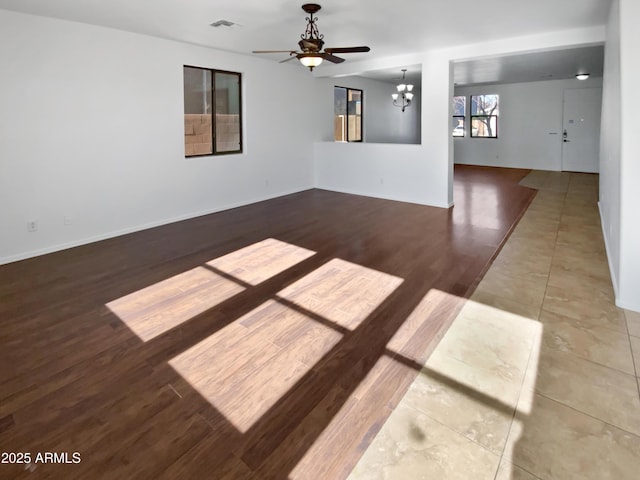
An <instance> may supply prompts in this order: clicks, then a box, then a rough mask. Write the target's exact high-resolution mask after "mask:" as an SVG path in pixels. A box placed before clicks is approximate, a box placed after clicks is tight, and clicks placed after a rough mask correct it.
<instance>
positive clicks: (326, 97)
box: [314, 53, 451, 208]
mask: <svg viewBox="0 0 640 480" xmlns="http://www.w3.org/2000/svg"><path fill="white" fill-rule="evenodd" d="M421 60H422V61H418V62H416V61H415V59H412V61H411V62H410V64H415V63H422V65H423V71H428V72H429V75H423V76H422V84H421V88H420V91H421V93H420V95H419V97H418V101H419V102H420V103H421V122H420V130H421V142H422V143H421V144H419V145H401V144H390V143H387V144H384V143H342V142H334V141H333V132H331V134H330V135H329V133H328V132H327V130H326V128H325V129H324V132H325V133H324V134H323V136H322V140H323V141H322V142H317V143H316V144H315V146H314V166H315V184H316V186H317V187H318V188H322V189H326V190H333V191H337V192H345V193H352V194H356V195H366V196H371V197H378V198H387V199H391V200H399V201H405V202H412V203H418V204H423V205H431V206H437V207H443V208H447V207H449V206H450V205H451V192H450V183H451V182H450V180H451V179H450V174H451V168H450V167H451V165H450V163H451V159H450V150H449V142H450V135H448V133H447V132H448V128H449V122H448V118H449V114H450V108H449V106H450V103H451V102H450V101H449V98H450V96H451V90H450V88H451V77H450V65H449V59H448V57H446V56H444V55H439V54H438V53H425V54H423V55H422V56H421ZM390 61H391V62H393V61H394V60H393V59H391V60H390ZM394 65H397V66H398V68H401V67H402V66H403V65H407V63H406V62H405V63H396V64H394ZM353 67H354V68H356V67H357V65H354V66H353ZM362 71H364V70H362ZM342 80H343V79H342V78H338V79H335V81H342ZM324 81H325V86H324V90H323V92H322V93H321V99H322V102H321V103H322V105H323V106H322V107H321V111H322V114H321V115H319V116H320V117H322V118H324V119H326V120H325V121H329V122H330V121H331V120H330V119H331V118H332V117H333V85H334V79H324ZM347 86H349V85H347ZM387 94H388V93H387ZM390 98H391V95H389V99H390ZM425 105H426V106H428V107H429V108H428V109H427V110H425ZM365 108H366V105H365ZM425 111H428V112H429V114H428V115H425ZM330 125H331V124H330ZM365 128H366V126H365Z"/></svg>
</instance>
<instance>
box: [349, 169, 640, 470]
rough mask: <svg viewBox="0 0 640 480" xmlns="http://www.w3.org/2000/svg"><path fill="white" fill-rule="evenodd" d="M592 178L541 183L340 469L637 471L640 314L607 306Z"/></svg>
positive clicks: (535, 177)
mask: <svg viewBox="0 0 640 480" xmlns="http://www.w3.org/2000/svg"><path fill="white" fill-rule="evenodd" d="M597 182H598V178H597V176H596V175H588V174H569V173H550V172H533V173H532V175H531V176H530V177H527V178H526V179H525V181H524V182H523V184H524V185H526V186H531V187H534V188H538V189H540V191H539V192H538V194H537V196H536V198H535V199H534V201H533V202H532V204H531V206H530V207H529V209H528V210H527V212H526V213H525V215H524V216H523V218H522V220H521V221H520V223H519V224H518V226H517V227H516V229H515V230H514V232H513V234H512V235H511V237H510V238H509V240H508V242H507V243H506V244H505V246H504V248H503V249H502V251H501V252H500V254H499V256H498V257H497V258H496V260H495V261H494V263H493V265H492V266H491V268H490V269H489V271H488V272H487V274H486V275H485V277H484V278H483V280H482V282H481V283H480V284H479V286H478V288H477V289H476V291H475V293H474V294H473V296H472V297H471V298H470V299H469V300H468V301H467V303H466V305H465V306H464V307H463V309H462V310H461V312H460V314H459V316H458V317H457V318H456V320H455V321H454V323H453V324H452V326H451V328H450V329H449V331H448V332H447V334H446V335H445V337H444V338H443V340H442V341H441V342H440V344H439V345H438V347H437V349H436V350H435V352H434V353H433V354H432V355H431V357H430V358H429V360H428V361H427V362H426V364H425V366H424V368H423V369H422V371H421V374H420V375H419V376H418V378H417V379H416V380H415V382H414V383H413V384H412V386H411V388H410V389H409V391H408V392H407V394H406V395H405V397H404V398H403V400H402V401H401V403H400V404H399V406H398V407H397V408H396V409H395V411H394V412H393V413H392V415H391V416H390V417H389V419H388V420H387V422H386V423H385V425H384V426H383V428H382V429H381V431H380V432H379V433H378V435H377V436H376V437H375V439H374V440H373V442H372V444H371V445H370V446H369V448H368V449H367V451H366V452H365V454H364V455H363V456H362V458H361V459H360V461H359V463H358V464H357V465H356V467H355V468H354V470H353V472H352V473H351V476H350V477H349V478H351V479H353V480H355V479H367V480H369V479H412V480H416V479H438V480H446V479H473V480H482V479H491V480H508V479H514V480H515V479H518V480H520V479H522V480H525V479H526V480H531V479H544V480H546V479H558V480H570V479H581V480H582V479H598V480H604V479H612V480H613V479H615V480H623V479H638V478H640V474H639V473H638V472H640V396H639V393H638V378H637V375H638V373H639V372H640V314H639V313H634V312H629V311H623V310H621V309H619V308H617V307H616V306H615V304H614V295H613V289H612V286H611V280H610V276H609V269H608V264H607V259H606V253H605V246H604V241H603V237H602V232H601V230H600V224H599V214H598V207H597V199H598V196H597V188H598V187H597Z"/></svg>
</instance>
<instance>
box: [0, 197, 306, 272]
mask: <svg viewBox="0 0 640 480" xmlns="http://www.w3.org/2000/svg"><path fill="white" fill-rule="evenodd" d="M311 188H313V187H309V188H302V189H297V190H291V191H285V192H280V193H276V194H273V195H268V196H266V197H263V198H259V199H252V200H250V201H248V202H236V203H231V204H226V205H223V206H220V207H217V208H213V209H210V210H203V211H200V212H195V213H188V214H185V215H179V216H176V217H171V218H168V219H163V220H157V221H154V222H148V223H144V224H142V225H136V226H134V227H128V228H123V229H120V230H114V231H111V232H106V233H101V234H99V235H93V236H91V237H84V238H81V239H78V240H73V241H70V242H65V243H58V244H55V245H50V246H47V247H44V248H40V249H37V250H30V251H27V252H20V253H17V254H15V255H9V256H7V257H1V258H0V265H6V264H8V263H13V262H19V261H20V260H26V259H28V258H34V257H39V256H40V255H46V254H48V253H54V252H59V251H61V250H66V249H68V248H74V247H80V246H82V245H88V244H90V243H94V242H100V241H102V240H108V239H109V238H114V237H119V236H121V235H128V234H129V233H135V232H141V231H142V230H148V229H149V228H155V227H161V226H162V225H168V224H170V223H175V222H181V221H183V220H189V219H192V218H197V217H202V216H204V215H211V214H212V213H218V212H223V211H225V210H231V209H232V208H238V207H244V206H246V205H251V204H254V203H259V202H264V201H265V200H272V199H274V198H278V197H284V196H286V195H291V194H294V193H299V192H304V191H306V190H310V189H311Z"/></svg>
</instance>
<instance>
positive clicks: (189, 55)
mask: <svg viewBox="0 0 640 480" xmlns="http://www.w3.org/2000/svg"><path fill="white" fill-rule="evenodd" d="M0 64H1V65H2V74H1V75H0V105H1V108H0V205H1V210H0V225H1V227H0V228H1V237H0V263H5V262H8V261H12V260H17V259H20V258H25V257H28V256H32V255H35V254H38V253H43V252H48V251H53V250H56V249H60V248H63V247H66V246H70V245H76V244H81V243H86V242H88V241H91V240H95V239H100V238H105V237H109V236H113V235H116V234H119V233H123V232H129V231H135V230H140V229H143V228H146V227H149V226H153V225H158V224H163V223H167V222H170V221H173V220H176V219H181V218H188V217H192V216H196V215H199V214H203V213H208V212H212V211H217V210H221V209H224V208H227V207H230V206H236V205H240V204H246V203H250V202H254V201H259V200H263V199H265V198H269V197H273V196H278V195H282V194H286V193H290V192H294V191H299V190H304V189H307V188H311V187H312V186H313V162H312V154H313V152H312V148H310V146H311V145H312V144H313V142H314V141H316V140H318V139H319V133H317V132H319V128H318V127H319V125H318V123H317V122H318V121H319V120H318V119H317V118H316V117H314V116H312V115H309V114H308V112H309V111H310V109H311V111H313V109H315V108H316V106H315V102H317V100H315V96H314V95H311V96H310V95H308V92H309V90H313V89H314V88H316V85H317V84H319V83H320V81H319V80H317V79H314V78H313V76H311V75H309V72H308V71H307V70H306V69H303V68H296V67H299V66H298V65H292V66H288V65H278V64H277V63H274V62H270V61H267V60H261V59H254V58H252V57H249V56H243V55H236V54H230V53H226V52H221V51H216V50H212V49H207V48H202V47H196V46H192V45H187V44H183V43H178V42H172V41H167V40H162V39H158V38H152V37H148V36H143V35H136V34H132V33H127V32H122V31H117V30H111V29H106V28H101V27H95V26H90V25H85V24H79V23H73V22H67V21H61V20H54V19H48V18H43V17H35V16H29V15H23V14H17V13H13V12H8V11H1V10H0ZM185 64H187V65H197V66H203V67H211V68H219V69H225V70H231V71H238V72H241V73H242V74H243V79H242V80H243V107H244V108H243V111H244V120H245V123H244V139H245V140H244V151H245V153H244V154H242V155H227V156H220V157H199V158H189V159H185V157H184V147H183V142H184V140H183V134H184V127H183V85H182V66H183V65H185ZM295 98H305V99H306V100H305V102H293V101H291V99H295ZM310 103H311V105H310ZM283 105H286V108H283ZM302 120H304V121H302ZM65 216H68V217H70V218H71V221H72V224H71V225H64V222H63V218H64V217H65ZM32 219H33V220H37V221H38V224H39V228H38V231H37V232H33V233H28V232H27V228H26V224H27V221H28V220H32Z"/></svg>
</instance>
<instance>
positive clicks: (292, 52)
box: [251, 50, 296, 55]
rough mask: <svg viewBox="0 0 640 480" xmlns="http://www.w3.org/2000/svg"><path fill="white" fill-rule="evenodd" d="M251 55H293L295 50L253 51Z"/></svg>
mask: <svg viewBox="0 0 640 480" xmlns="http://www.w3.org/2000/svg"><path fill="white" fill-rule="evenodd" d="M251 53H288V54H290V55H293V54H294V53H296V51H295V50H253V51H252V52H251Z"/></svg>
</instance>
